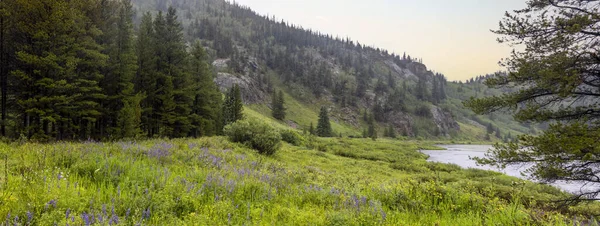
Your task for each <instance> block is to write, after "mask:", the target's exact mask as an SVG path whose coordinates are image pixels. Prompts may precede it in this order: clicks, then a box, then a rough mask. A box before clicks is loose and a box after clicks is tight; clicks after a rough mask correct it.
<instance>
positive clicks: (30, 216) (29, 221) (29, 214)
mask: <svg viewBox="0 0 600 226" xmlns="http://www.w3.org/2000/svg"><path fill="white" fill-rule="evenodd" d="M31 220H33V213H31V212H29V211H27V223H28V224H29V223H31Z"/></svg>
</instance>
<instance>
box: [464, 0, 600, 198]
mask: <svg viewBox="0 0 600 226" xmlns="http://www.w3.org/2000/svg"><path fill="white" fill-rule="evenodd" d="M599 16H600V13H598V11H597V10H595V7H594V6H592V5H589V4H587V3H585V2H578V1H560V2H552V1H550V2H545V1H530V2H528V4H527V6H526V8H525V9H524V10H517V11H515V12H514V13H510V14H509V13H507V14H506V16H505V18H504V20H503V21H502V22H501V23H500V27H499V28H498V30H496V31H495V33H497V34H499V35H501V36H502V37H501V38H500V39H499V41H500V42H508V43H518V44H520V45H523V46H524V47H525V48H523V49H522V50H521V51H518V52H515V53H514V54H512V55H511V57H510V58H508V59H506V60H505V61H504V62H503V64H504V65H506V66H507V67H508V68H510V69H511V70H510V71H509V73H508V74H496V75H495V76H492V77H490V78H488V79H487V80H486V82H485V83H486V85H487V86H489V87H491V88H498V89H506V88H512V87H517V89H516V90H514V91H512V92H505V93H503V94H501V95H496V96H492V97H485V98H471V99H470V100H469V101H466V102H465V105H466V106H467V107H469V108H471V109H473V110H474V111H475V112H476V113H480V114H481V113H491V112H495V111H498V110H506V109H508V110H510V111H511V112H514V117H515V118H516V119H517V120H520V121H523V122H538V123H544V122H546V123H547V122H549V123H554V124H553V125H551V126H550V127H549V128H548V129H547V130H546V131H545V132H544V133H543V134H541V135H539V136H534V135H522V136H521V137H520V138H519V139H518V140H516V141H513V142H511V143H508V144H499V145H497V146H496V148H495V150H494V151H493V152H492V154H491V155H490V156H488V157H489V158H486V159H480V162H482V163H488V164H496V165H501V166H505V165H511V164H524V163H533V165H534V166H533V167H532V170H531V172H532V173H533V176H534V178H537V179H539V180H542V181H555V180H564V181H585V182H592V183H598V179H597V178H596V176H595V174H596V173H594V172H595V170H596V169H595V168H596V167H594V166H593V165H595V164H596V162H597V160H596V159H595V157H594V156H597V153H600V152H599V150H600V146H599V145H598V142H595V141H597V140H598V134H599V133H598V131H600V124H599V123H598V122H599V119H600V117H599V114H598V111H597V108H598V104H597V100H598V96H600V92H599V90H600V89H598V88H599V87H600V84H599V83H598V82H597V81H598V72H597V71H594V70H590V68H597V67H598V65H600V61H598V57H597V55H596V54H587V53H588V51H589V49H593V48H595V47H596V44H592V43H587V42H586V43H582V42H581V41H580V40H587V39H597V38H598V32H599V31H600V29H599V28H598V26H597V24H598V22H597V19H594V20H592V19H591V18H597V17H599ZM493 132H494V128H490V127H488V136H489V134H491V133H493ZM527 132H531V131H527ZM534 132H535V131H534ZM496 136H497V137H501V135H500V132H499V131H496ZM594 140H595V141H594ZM592 190H593V191H589V192H582V194H579V195H577V196H574V197H573V198H572V199H569V200H570V201H579V200H586V199H590V198H592V199H593V200H594V199H595V198H594V197H595V196H596V194H597V192H598V191H599V190H598V189H596V188H594V189H592ZM592 194H593V195H592ZM589 195H591V196H589Z"/></svg>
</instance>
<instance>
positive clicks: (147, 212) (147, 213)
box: [142, 207, 151, 219]
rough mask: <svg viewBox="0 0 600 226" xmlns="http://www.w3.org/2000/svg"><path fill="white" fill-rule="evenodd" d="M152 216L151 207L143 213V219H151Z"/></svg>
mask: <svg viewBox="0 0 600 226" xmlns="http://www.w3.org/2000/svg"><path fill="white" fill-rule="evenodd" d="M150 215H151V211H150V207H148V208H147V209H146V210H144V211H142V219H150Z"/></svg>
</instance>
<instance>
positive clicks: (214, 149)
mask: <svg viewBox="0 0 600 226" xmlns="http://www.w3.org/2000/svg"><path fill="white" fill-rule="evenodd" d="M311 140H312V141H311V142H312V144H310V145H307V146H314V147H318V148H316V149H318V150H314V149H312V148H308V147H305V146H291V145H289V144H284V146H283V147H282V149H281V150H280V151H278V152H277V153H276V154H275V155H274V156H271V157H264V156H261V155H259V154H257V153H256V151H254V150H251V149H248V148H246V147H244V146H242V145H239V144H235V143H230V142H229V141H227V140H226V139H225V138H223V137H213V138H201V139H178V140H161V139H157V140H148V141H138V142H114V143H95V142H86V143H57V144H35V143H26V144H22V145H20V144H2V145H1V146H0V150H1V155H3V156H6V157H7V159H8V162H4V161H1V163H2V165H3V166H4V165H5V164H6V166H7V168H6V170H7V175H4V173H2V174H0V175H2V176H1V178H2V180H1V181H0V185H1V186H2V187H1V189H0V216H5V219H6V221H5V223H6V224H13V223H18V224H20V225H51V224H54V223H57V224H58V225H66V224H69V225H88V224H96V225H106V224H109V225H110V224H112V225H132V224H142V225H159V224H160V225H242V224H245V225H436V224H437V225H496V224H499V225H514V224H517V225H567V224H571V222H569V220H567V218H565V216H563V215H561V214H559V213H556V212H552V211H543V210H547V209H550V208H551V207H552V206H551V204H550V203H549V202H546V201H548V200H551V199H554V198H560V197H563V196H564V195H565V194H564V193H561V192H559V191H558V190H557V189H555V188H552V187H550V186H543V185H538V184H534V183H531V182H524V181H521V180H519V179H516V178H512V177H508V176H504V175H501V174H499V173H493V172H489V171H482V170H473V169H470V170H463V169H461V168H459V167H457V166H454V165H447V164H438V163H428V162H426V161H425V156H424V155H422V154H420V153H418V152H417V151H416V150H417V149H419V148H427V147H428V144H427V143H420V142H417V141H394V140H380V141H377V142H374V141H371V140H367V139H338V138H330V139H311ZM319 150H320V151H319ZM3 170H4V168H3ZM592 207H595V206H592ZM592 207H590V206H584V207H580V209H590V210H597V208H596V209H593V208H592ZM569 219H570V218H569Z"/></svg>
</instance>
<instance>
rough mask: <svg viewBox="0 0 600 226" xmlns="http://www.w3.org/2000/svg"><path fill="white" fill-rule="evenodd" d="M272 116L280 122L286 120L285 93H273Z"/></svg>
mask: <svg viewBox="0 0 600 226" xmlns="http://www.w3.org/2000/svg"><path fill="white" fill-rule="evenodd" d="M271 108H272V115H273V117H274V118H276V119H278V120H283V119H285V99H284V96H283V91H281V90H280V91H279V93H277V92H273V95H272V100H271Z"/></svg>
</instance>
